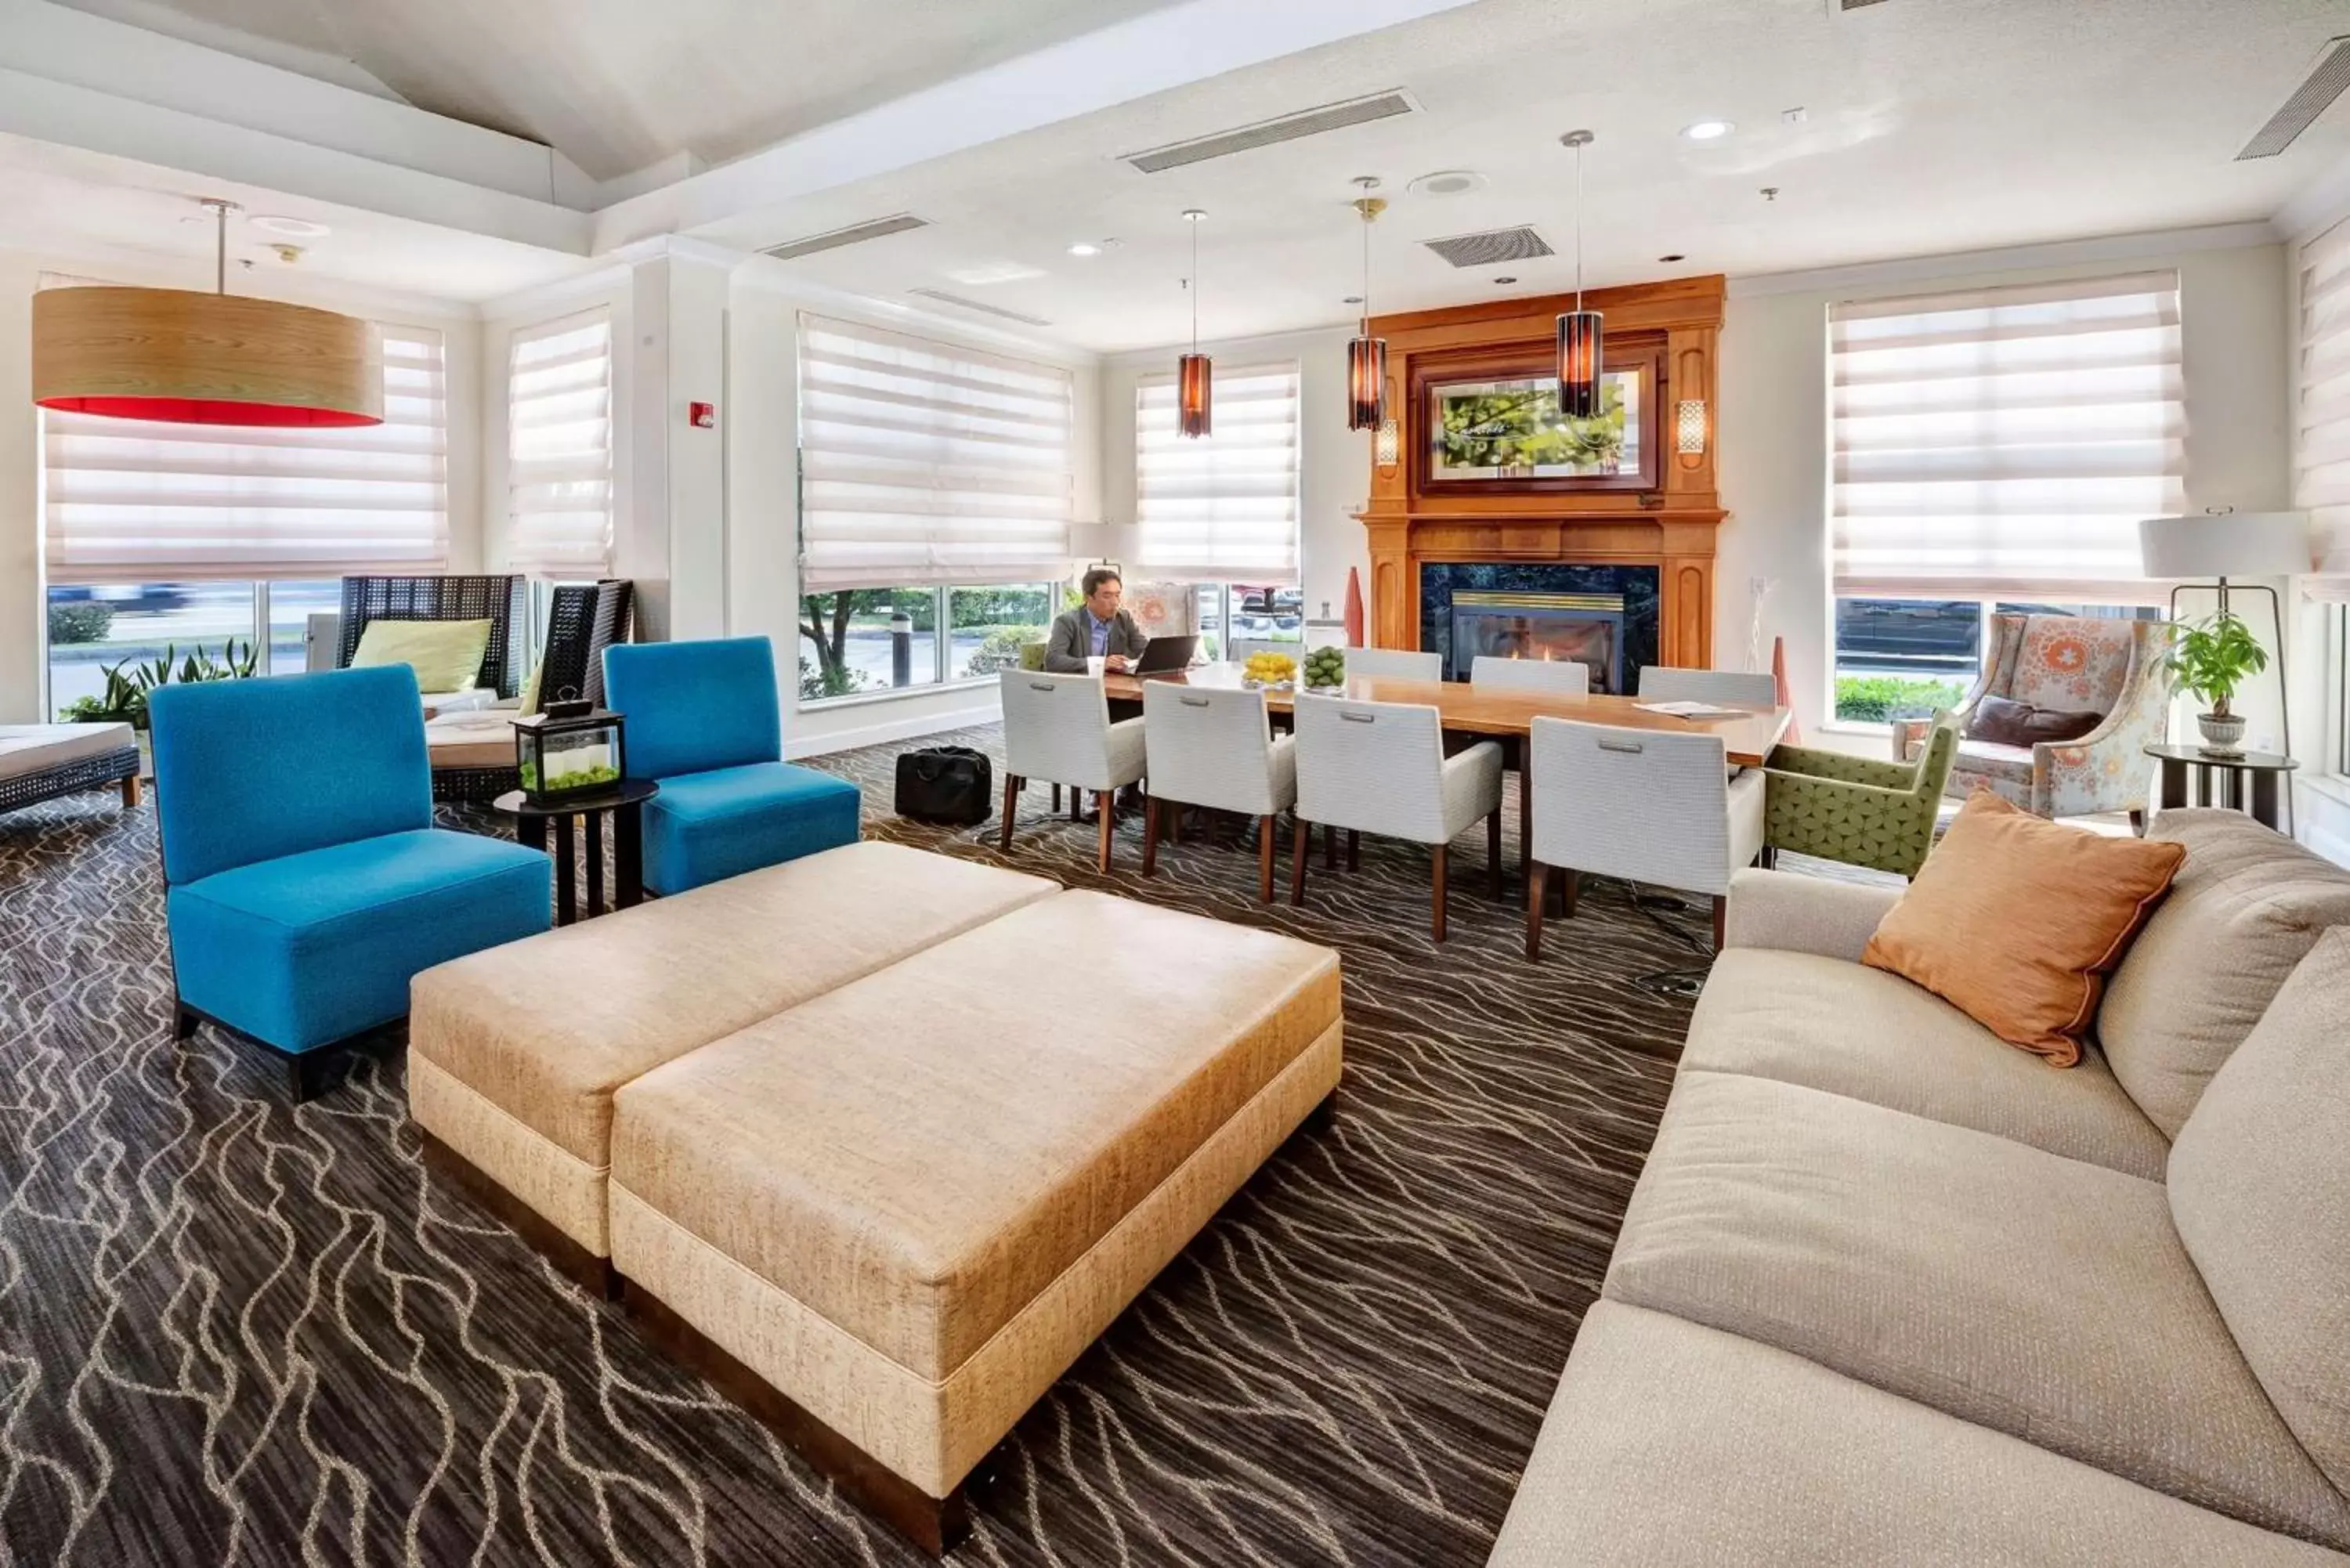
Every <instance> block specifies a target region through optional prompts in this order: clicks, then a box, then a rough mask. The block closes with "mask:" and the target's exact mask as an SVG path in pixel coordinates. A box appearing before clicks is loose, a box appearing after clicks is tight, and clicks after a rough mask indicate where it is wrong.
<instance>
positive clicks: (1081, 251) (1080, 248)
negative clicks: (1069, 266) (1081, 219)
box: [1069, 240, 1101, 256]
mask: <svg viewBox="0 0 2350 1568" xmlns="http://www.w3.org/2000/svg"><path fill="white" fill-rule="evenodd" d="M1069 254H1071V255H1073V256H1097V255H1099V254H1101V246H1099V245H1097V244H1094V243H1093V242H1092V241H1090V240H1079V241H1078V242H1077V243H1076V244H1073V245H1071V246H1070V247H1069Z"/></svg>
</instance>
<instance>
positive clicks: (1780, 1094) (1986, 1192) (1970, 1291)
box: [1606, 1072, 2350, 1547]
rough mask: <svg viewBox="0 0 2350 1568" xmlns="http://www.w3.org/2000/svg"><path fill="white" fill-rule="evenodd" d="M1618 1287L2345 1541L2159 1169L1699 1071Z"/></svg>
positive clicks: (2000, 1425)
mask: <svg viewBox="0 0 2350 1568" xmlns="http://www.w3.org/2000/svg"><path fill="white" fill-rule="evenodd" d="M1606 1293H1607V1296H1608V1297H1609V1298H1610V1299H1612V1300H1616V1301H1621V1302H1625V1303H1630V1304H1632V1305H1635V1306H1645V1307H1651V1308H1654V1309H1656V1310H1658V1311H1660V1312H1669V1313H1673V1314H1678V1315H1679V1316H1683V1317H1688V1318H1692V1319H1695V1320H1696V1321H1698V1322H1700V1323H1704V1324H1711V1326H1713V1327H1715V1328H1719V1329H1721V1330H1723V1331H1725V1332H1727V1333H1731V1334H1744V1335H1746V1336H1747V1337H1748V1338H1750V1339H1757V1340H1761V1341H1763V1343H1764V1344H1767V1345H1777V1346H1779V1347H1780V1348H1782V1349H1783V1350H1789V1351H1793V1352H1794V1353H1795V1354H1796V1355H1803V1356H1806V1357H1808V1358H1810V1359H1811V1360H1814V1361H1817V1362H1819V1363H1821V1364H1822V1365H1823V1366H1828V1367H1832V1368H1834V1369H1835V1370H1836V1371H1838V1372H1841V1373H1844V1374H1845V1375H1846V1376H1851V1377H1857V1378H1859V1379H1860V1380H1861V1381H1863V1382H1866V1383H1871V1384H1874V1385H1876V1386H1877V1387H1880V1388H1883V1389H1885V1390H1887V1392H1889V1393H1894V1394H1898V1395H1900V1396H1902V1397H1905V1398H1909V1399H1915V1400H1918V1402H1920V1403H1922V1404H1926V1405H1931V1406H1933V1407H1936V1408H1938V1409H1941V1410H1945V1411H1948V1412H1949V1413H1950V1414H1951V1415H1953V1416H1956V1417H1960V1418H1961V1419H1963V1420H1969V1421H1974V1422H1977V1423H1979V1424H1981V1425H1982V1426H1986V1427H1990V1428H1994V1429H1995V1430H1998V1431H2002V1432H2006V1433H2008V1434H2010V1435H2011V1436H2014V1437H2019V1438H2025V1439H2026V1440H2028V1441H2031V1442H2033V1443H2036V1444H2038V1445H2040V1446H2041V1447H2043V1448H2045V1449H2053V1450H2054V1451H2055V1452H2057V1453H2060V1454H2064V1455H2067V1456H2069V1457H2071V1458H2073V1459H2079V1460H2081V1461H2083V1462H2084V1463H2086V1464H2091V1465H2095V1466H2096V1467H2097V1468H2098V1469H2105V1470H2110V1471H2112V1472H2114V1473H2115V1474H2116V1475H2120V1476H2124V1477H2126V1478H2128V1479H2129V1480H2135V1481H2137V1482H2138V1483H2140V1484H2141V1485H2145V1486H2149V1487H2152V1488H2154V1489H2155V1490H2158V1491H2165V1492H2168V1493H2170V1494H2171V1495H2173V1496H2175V1497H2180V1498H2184V1499H2186V1500H2187V1501H2190V1502H2196V1503H2200V1504H2202V1505H2203V1506H2205V1507H2208V1508H2214V1509H2218V1510H2219V1511H2221V1512H2223V1513H2228V1514H2232V1515H2234V1516H2235V1517H2237V1518H2239V1519H2242V1520H2244V1521H2247V1522H2249V1523H2252V1524H2258V1525H2261V1526H2262V1527H2264V1528H2268V1529H2275V1530H2282V1531H2285V1532H2288V1533H2291V1534H2297V1535H2301V1536H2303V1537H2305V1538H2308V1539H2313V1540H2318V1541H2321V1542H2324V1543H2326V1544H2328V1545H2332V1546H2335V1547H2340V1546H2342V1545H2344V1544H2345V1543H2350V1504H2345V1501H2344V1500H2343V1498H2342V1496H2341V1495H2340V1494H2339V1493H2338V1492H2336V1491H2335V1490H2334V1488H2333V1487H2332V1486H2331V1485H2330V1484H2328V1482H2327V1481H2326V1479H2325V1477H2324V1475H2323V1474H2321V1473H2320V1472H2319V1470H2318V1469H2317V1468H2316V1466H2315V1465H2314V1464H2313V1463H2311V1461H2310V1458H2309V1456H2308V1454H2306V1453H2305V1452H2303V1449H2302V1448H2301V1445H2300V1444H2299V1442H2298V1441H2296V1440H2295V1438H2294V1437H2293V1432H2292V1431H2291V1430H2290V1429H2289V1428H2287V1427H2286V1426H2285V1424H2284V1423H2283V1422H2282V1420H2280V1419H2279V1418H2278V1416H2277V1412H2276V1410H2275V1408H2274V1407H2272V1406H2271V1404H2270V1403H2269V1400H2268V1397H2267V1395H2266V1394H2265V1393H2264V1392H2263V1391H2262V1387H2261V1385H2260V1383H2259V1382H2258V1381H2257V1380H2256V1379H2255V1378H2254V1377H2253V1376H2252V1372H2251V1368H2250V1367H2249V1366H2246V1365H2245V1364H2244V1358H2243V1356H2242V1355H2241V1354H2239V1352H2238V1351H2237V1349H2236V1345H2235V1342H2234V1340H2233V1339H2231V1338H2230V1335H2229V1333H2228V1325H2227V1324H2225V1323H2223V1322H2222V1321H2221V1320H2220V1313H2219V1310H2218V1308H2216V1307H2215V1306H2214V1305H2213V1304H2212V1303H2211V1298H2210V1294H2209V1293H2207V1292H2206V1291H2205V1289H2204V1288H2203V1281H2202V1279H2201V1277H2200V1276H2199V1274H2198V1273H2197V1272H2196V1271H2195V1266H2194V1264H2193V1263H2192V1262H2189V1259H2188V1256H2187V1253H2186V1251H2185V1250H2184V1249H2183V1248H2182V1247H2181V1246H2180V1244H2179V1241H2178V1234H2177V1232H2176V1231H2173V1230H2172V1228H2171V1223H2170V1207H2169V1202H2168V1198H2167V1197H2166V1195H2165V1193H2164V1190H2163V1188H2162V1186H2161V1184H2160V1183H2158V1182H2153V1181H2146V1180H2141V1179H2138V1178H2137V1177H2133V1176H2125V1175H2123V1174H2121V1173H2120V1172H2118V1171H2112V1170H2107V1169H2105V1168H2102V1167H2100V1166H2095V1165H2091V1164H2087V1163H2085V1162H2084V1161H2081V1160H2071V1159H2065V1158H2063V1157H2062V1156H2059V1155H2054V1154H2050V1153H2047V1152H2046V1151H2044V1150H2042V1149H2036V1148H2032V1147H2027V1146H2025V1145H2023V1144H2020V1143H2011V1142H2009V1141H2008V1140H2006V1139H2004V1138H2001V1137H1994V1136H1992V1135H1991V1134H1989V1133H1982V1132H1976V1131H1974V1130H1972V1129H1970V1128H1965V1127H1950V1126H1946V1125H1944V1124H1942V1123H1939V1122H1933V1121H1927V1120H1925V1119H1923V1118H1921V1117H1918V1116H1908V1115H1905V1114H1904V1113H1902V1112H1899V1111H1893V1110H1887V1109H1886V1108H1885V1107H1883V1106H1872V1105H1867V1104H1865V1103H1863V1102H1861V1101H1859V1100H1854V1099H1847V1098H1844V1097H1842V1096H1835V1095H1828V1094H1823V1093H1821V1092H1820V1091H1818V1090H1816V1089H1808V1088H1803V1087H1799V1086H1797V1085H1790V1084H1780V1083H1775V1082H1773V1081H1771V1080H1769V1079H1764V1078H1751V1077H1744V1076H1739V1075H1729V1074H1719V1073H1690V1072H1684V1073H1683V1074H1682V1075H1680V1081H1679V1085H1677V1086H1676V1088H1675V1089H1674V1092H1673V1097H1672V1100H1671V1103H1670V1104H1669V1106H1667V1107H1666V1110H1665V1117H1664V1123H1663V1126H1662V1127H1661V1129H1660V1131H1659V1135H1658V1138H1657V1144H1656V1147H1655V1149H1654V1150H1653V1151H1652V1152H1651V1153H1650V1155H1649V1157H1648V1167H1647V1168H1646V1169H1645V1170H1644V1171H1643V1172H1642V1174H1641V1177H1640V1182H1639V1186H1638V1189H1636V1190H1635V1191H1634V1193H1633V1196H1632V1202H1631V1206H1630V1209H1629V1210H1628V1212H1627V1214H1626V1217H1625V1221H1624V1230H1623V1233H1622V1235H1621V1237H1620V1238H1619V1239H1618V1241H1617V1246H1616V1256H1615V1260H1614V1262H1612V1263H1611V1264H1610V1266H1609V1268H1608V1272H1607V1286H1606Z"/></svg>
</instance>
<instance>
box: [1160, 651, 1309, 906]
mask: <svg viewBox="0 0 2350 1568" xmlns="http://www.w3.org/2000/svg"><path fill="white" fill-rule="evenodd" d="M1142 722H1143V728H1144V730H1145V732H1146V733H1147V735H1148V739H1149V754H1150V759H1151V762H1150V796H1149V800H1148V801H1147V802H1146V803H1145V805H1144V811H1143V832H1142V874H1143V875H1144V876H1145V877H1148V876H1149V875H1151V873H1152V872H1154V871H1155V870H1157V869H1158V867H1159V815H1160V813H1161V812H1162V811H1163V810H1164V809H1165V808H1166V807H1168V806H1185V805H1197V806H1204V807H1206V808H1207V809H1208V810H1210V811H1232V812H1238V813H1240V814H1241V815H1243V816H1253V817H1254V818H1256V832H1257V843H1256V895H1257V898H1259V899H1261V900H1262V901H1263V902H1265V903H1268V904H1270V903H1271V902H1273V856H1274V847H1273V841H1274V822H1275V820H1276V819H1278V818H1279V816H1280V815H1281V814H1282V813H1283V812H1284V811H1287V810H1288V809H1289V808H1290V807H1291V806H1294V805H1296V804H1297V737H1296V736H1295V735H1275V734H1274V732H1273V726H1272V724H1271V723H1270V722H1268V721H1267V720H1266V718H1265V712H1264V693H1263V692H1262V691H1233V690H1222V689H1211V688H1208V687H1193V686H1181V685H1178V684H1176V683H1175V682H1173V681H1171V680H1149V681H1145V682H1144V683H1143V687H1142Z"/></svg>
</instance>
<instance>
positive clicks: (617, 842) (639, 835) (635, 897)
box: [612, 801, 645, 909]
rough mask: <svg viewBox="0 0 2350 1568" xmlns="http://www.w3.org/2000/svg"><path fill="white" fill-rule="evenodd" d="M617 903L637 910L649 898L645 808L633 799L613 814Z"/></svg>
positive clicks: (614, 896) (613, 855) (613, 866)
mask: <svg viewBox="0 0 2350 1568" xmlns="http://www.w3.org/2000/svg"><path fill="white" fill-rule="evenodd" d="M612 880H613V882H614V883H615V884H616V886H615V887H614V888H613V889H612V893H613V902H614V903H616V904H618V905H619V907H620V908H621V909H635V908H636V907H637V906H638V905H639V904H640V903H642V902H644V898H645V807H644V803H643V802H642V801H630V802H629V804H628V805H624V806H622V807H620V809H619V810H618V811H616V812H614V813H613V814H612Z"/></svg>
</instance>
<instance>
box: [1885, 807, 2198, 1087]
mask: <svg viewBox="0 0 2350 1568" xmlns="http://www.w3.org/2000/svg"><path fill="white" fill-rule="evenodd" d="M2186 858H2187V848H2186V846H2184V845H2180V844H2164V843H2156V842H2154V841H2152V840H2148V839H2139V838H2108V837H2106V836H2103V835H2100V834H2095V833H2090V832H2086V831H2085V830H2084V829H2081V828H2077V827H2062V826H2058V825H2057V824H2055V823H2053V822H2049V821H2047V820H2045V819H2043V818H2041V817H2037V816H2034V815H2032V814H2031V813H2030V812H2028V811H2025V810H2023V809H2022V807H2020V806H2015V805H2009V804H2008V803H2007V802H2006V801H2004V800H2002V799H2001V798H2000V797H1999V796H1997V795H1995V794H1991V792H1990V791H1989V790H1977V791H1976V792H1975V794H1973V796H1972V797H1971V798H1970V799H1969V800H1968V802H1967V804H1966V805H1964V806H1963V807H1961V808H1960V812H1959V815H1958V817H1957V819H1956V820H1955V821H1953V822H1952V823H1951V824H1950V831H1949V832H1948V833H1946V834H1944V835H1943V836H1942V842H1941V843H1939V844H1938V845H1936V846H1934V852H1933V853H1932V854H1930V855H1929V856H1927V857H1926V864H1925V865H1924V866H1923V867H1920V868H1919V869H1918V879H1917V880H1916V881H1915V882H1913V883H1911V884H1910V887H1909V890H1908V892H1907V893H1905V894H1904V895H1902V898H1901V901H1900V902H1899V903H1898V904H1896V905H1894V906H1893V909H1892V911H1891V912H1890V913H1889V914H1887V916H1886V917H1885V919H1884V921H1883V922H1882V923H1881V924H1879V925H1878V926H1877V934H1876V935H1875V936H1873V937H1871V938H1869V940H1868V946H1867V948H1866V950H1864V951H1863V952H1862V953H1861V955H1860V961H1861V962H1863V963H1865V964H1867V965H1868V966H1869V967H1870V968H1872V969H1881V970H1887V971H1891V972H1892V973H1894V974H1898V975H1899V976H1901V977H1902V978H1903V979H1905V980H1908V981H1914V982H1915V983H1917V984H1918V985H1922V986H1924V987H1925V988H1926V989H1927V990H1928V991H1930V992H1933V993H1934V994H1935V995H1937V996H1939V997H1940V998H1941V999H1942V1000H1943V1001H1945V1002H1949V1003H1950V1005H1951V1006H1953V1007H1956V1008H1957V1009H1958V1010H1959V1011H1960V1012H1964V1013H1965V1014H1966V1015H1967V1016H1968V1017H1970V1018H1971V1019H1973V1020H1974V1021H1975V1022H1976V1023H1980V1024H1981V1025H1982V1026H1983V1027H1984V1028H1986V1029H1988V1030H1990V1031H1991V1033H1994V1034H1996V1035H1998V1036H1999V1037H2000V1038H2001V1039H2002V1040H2004V1041H2006V1042H2007V1043H2008V1044H2011V1045H2021V1046H2022V1047H2023V1049H2025V1050H2026V1051H2036V1052H2038V1053H2039V1054H2041V1055H2043V1056H2045V1057H2047V1058H2048V1060H2049V1061H2051V1062H2052V1063H2054V1064H2056V1065H2057V1066H2059V1067H2070V1066H2072V1065H2073V1064H2075V1063H2077V1062H2078V1061H2080V1059H2081V1036H2082V1035H2083V1034H2084V1033H2086V1032H2087V1030H2088V1028H2089V1024H2090V1023H2091V1022H2092V1021H2093V1020H2094V1019H2095V1017H2096V1015H2097V999H2098V998H2099V996H2101V995H2102V994H2103V993H2104V991H2105V986H2106V975H2108V974H2110V973H2111V972H2112V971H2113V968H2114V966H2115V965H2116V964H2117V963H2119V962H2120V961H2121V958H2122V954H2123V953H2124V952H2125V951H2126V950H2128V948H2129V944H2130V940H2131V939H2132V938H2134V937H2135V936H2137V931H2138V928H2139V927H2140V926H2141V925H2143V924H2145V923H2146V918H2147V915H2149V914H2151V913H2153V911H2154V907H2155V906H2156V905H2157V904H2158V903H2160V902H2161V901H2162V896H2163V895H2164V894H2165V893H2167V892H2168V891H2169V890H2170V879H2171V878H2172V877H2175V876H2177V875H2178V867H2179V865H2180V864H2181V863H2182V862H2183V861H2185V860H2186Z"/></svg>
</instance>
